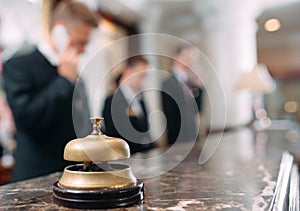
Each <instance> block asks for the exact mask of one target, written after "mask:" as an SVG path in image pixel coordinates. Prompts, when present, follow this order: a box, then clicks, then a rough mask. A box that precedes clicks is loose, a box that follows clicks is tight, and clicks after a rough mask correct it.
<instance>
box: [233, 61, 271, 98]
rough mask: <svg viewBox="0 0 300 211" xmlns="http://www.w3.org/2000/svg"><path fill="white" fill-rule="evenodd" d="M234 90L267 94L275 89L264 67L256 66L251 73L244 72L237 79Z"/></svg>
mask: <svg viewBox="0 0 300 211" xmlns="http://www.w3.org/2000/svg"><path fill="white" fill-rule="evenodd" d="M236 89H237V90H248V91H251V92H255V93H262V94H267V93H270V92H272V91H274V90H275V89H276V83H275V81H274V80H273V78H272V76H271V75H270V73H269V71H268V69H267V67H266V65H264V64H257V65H256V66H255V67H254V69H253V70H252V71H250V72H244V73H242V74H241V75H240V76H239V77H238V81H237V83H236Z"/></svg>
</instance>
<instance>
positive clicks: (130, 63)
mask: <svg viewBox="0 0 300 211" xmlns="http://www.w3.org/2000/svg"><path fill="white" fill-rule="evenodd" d="M139 63H144V64H148V61H147V59H145V58H144V57H143V56H141V55H138V56H132V57H130V58H128V59H127V63H126V66H127V67H135V66H136V65H137V64H139Z"/></svg>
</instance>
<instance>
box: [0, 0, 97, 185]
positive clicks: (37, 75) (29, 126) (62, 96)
mask: <svg viewBox="0 0 300 211" xmlns="http://www.w3.org/2000/svg"><path fill="white" fill-rule="evenodd" d="M43 9H44V11H43V15H44V17H46V22H44V24H46V25H45V27H46V28H47V29H48V32H49V34H48V36H47V37H46V39H45V41H42V42H40V43H39V44H38V46H37V48H36V49H35V50H34V51H33V52H31V53H29V54H27V55H22V56H18V57H15V58H12V59H10V60H8V61H7V62H6V63H5V64H4V73H3V75H4V87H5V91H6V94H7V99H8V102H9V105H10V107H11V109H12V112H13V116H14V119H15V123H16V130H17V134H16V139H17V150H16V166H15V168H14V171H13V181H18V180H24V179H28V178H32V177H37V176H41V175H45V174H49V173H51V172H55V171H61V170H63V168H64V167H65V166H66V164H67V163H66V161H64V160H63V151H64V147H65V145H66V143H67V142H68V141H70V140H71V139H74V138H76V134H75V130H74V127H73V120H72V97H73V92H74V87H75V82H76V80H77V77H78V70H77V68H78V59H79V56H80V54H81V53H83V52H84V51H85V46H86V45H87V43H88V42H89V39H90V33H91V31H92V29H93V28H94V27H97V26H98V20H97V17H96V16H95V14H94V13H93V12H92V11H90V10H89V9H88V8H87V6H85V5H84V4H82V3H79V2H76V1H70V0H45V1H44V2H43ZM46 34H47V33H46ZM85 118H86V119H88V118H89V117H88V116H86V117H85Z"/></svg>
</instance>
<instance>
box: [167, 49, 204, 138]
mask: <svg viewBox="0 0 300 211" xmlns="http://www.w3.org/2000/svg"><path fill="white" fill-rule="evenodd" d="M193 59H194V53H193V49H192V48H191V47H190V46H181V47H179V48H178V50H177V52H176V55H175V59H174V61H173V65H172V68H171V75H170V76H169V77H168V78H167V79H166V80H165V81H163V84H162V105H163V112H164V114H165V117H166V120H167V141H168V144H173V143H175V142H176V141H191V140H195V139H196V138H197V136H198V130H199V112H200V111H201V105H202V92H203V91H202V88H201V80H200V79H199V78H198V77H197V76H196V74H195V73H194V72H193V71H192V70H191V69H190V68H191V67H192V66H193V62H194V60H193Z"/></svg>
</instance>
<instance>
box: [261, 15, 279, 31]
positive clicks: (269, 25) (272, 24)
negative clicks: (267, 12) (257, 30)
mask: <svg viewBox="0 0 300 211" xmlns="http://www.w3.org/2000/svg"><path fill="white" fill-rule="evenodd" d="M264 26H265V30H266V31H268V32H275V31H278V30H279V29H280V27H281V24H280V21H279V20H278V19H275V18H273V19H269V20H267V21H266V22H265V25H264Z"/></svg>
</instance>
